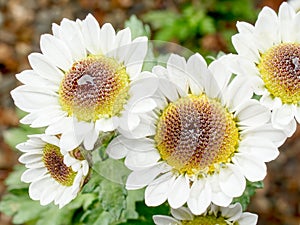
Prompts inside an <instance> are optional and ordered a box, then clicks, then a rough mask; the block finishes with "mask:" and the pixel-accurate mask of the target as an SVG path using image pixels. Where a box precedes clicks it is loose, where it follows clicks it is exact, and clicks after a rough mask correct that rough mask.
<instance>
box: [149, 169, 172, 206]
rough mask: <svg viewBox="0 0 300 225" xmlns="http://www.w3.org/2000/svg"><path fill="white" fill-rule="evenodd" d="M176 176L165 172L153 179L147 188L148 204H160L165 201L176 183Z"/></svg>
mask: <svg viewBox="0 0 300 225" xmlns="http://www.w3.org/2000/svg"><path fill="white" fill-rule="evenodd" d="M174 181H175V176H174V175H172V174H171V173H167V174H164V175H162V176H160V177H159V178H158V179H156V180H154V181H152V182H151V183H150V184H149V185H148V186H147V188H146V190H145V203H146V205H147V206H158V205H161V204H162V203H164V202H165V201H166V200H167V198H168V194H169V191H170V187H171V186H172V185H173V184H174Z"/></svg>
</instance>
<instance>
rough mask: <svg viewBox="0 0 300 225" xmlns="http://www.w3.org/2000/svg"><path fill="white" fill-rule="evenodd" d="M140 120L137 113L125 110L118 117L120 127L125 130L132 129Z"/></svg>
mask: <svg viewBox="0 0 300 225" xmlns="http://www.w3.org/2000/svg"><path fill="white" fill-rule="evenodd" d="M140 122H141V118H140V117H139V115H138V114H134V113H130V112H125V113H124V114H123V115H122V117H121V118H120V127H121V129H123V130H126V131H132V130H134V129H135V128H137V127H138V125H139V123H140Z"/></svg>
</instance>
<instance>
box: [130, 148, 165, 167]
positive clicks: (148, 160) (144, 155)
mask: <svg viewBox="0 0 300 225" xmlns="http://www.w3.org/2000/svg"><path fill="white" fill-rule="evenodd" d="M159 159H160V154H159V153H158V152H157V151H147V152H136V151H129V152H128V154H127V156H126V159H125V165H126V166H127V167H128V168H129V169H131V170H134V169H138V168H145V167H150V166H153V165H155V164H156V163H157V161H158V160H159Z"/></svg>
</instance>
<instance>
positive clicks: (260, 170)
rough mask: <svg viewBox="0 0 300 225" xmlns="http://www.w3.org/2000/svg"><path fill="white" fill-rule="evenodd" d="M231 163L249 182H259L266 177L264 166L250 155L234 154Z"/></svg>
mask: <svg viewBox="0 0 300 225" xmlns="http://www.w3.org/2000/svg"><path fill="white" fill-rule="evenodd" d="M232 161H233V162H234V164H235V165H237V166H238V168H239V169H240V171H241V172H242V173H243V174H244V176H245V177H246V178H247V179H248V180H249V181H251V182H256V181H261V180H263V179H264V178H265V176H266V175H267V168H266V164H265V163H264V162H261V161H260V160H258V159H256V158H254V157H253V156H251V155H247V154H245V153H243V154H241V153H236V154H235V155H234V158H232Z"/></svg>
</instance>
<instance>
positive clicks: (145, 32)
mask: <svg viewBox="0 0 300 225" xmlns="http://www.w3.org/2000/svg"><path fill="white" fill-rule="evenodd" d="M125 27H129V28H130V30H131V35H132V38H136V37H140V36H146V37H148V38H150V36H151V30H150V27H149V25H145V24H143V22H142V21H141V20H139V19H138V18H137V17H136V15H132V16H131V17H130V18H129V20H127V21H125Z"/></svg>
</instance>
